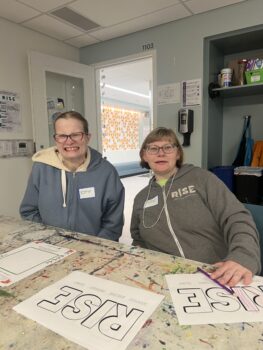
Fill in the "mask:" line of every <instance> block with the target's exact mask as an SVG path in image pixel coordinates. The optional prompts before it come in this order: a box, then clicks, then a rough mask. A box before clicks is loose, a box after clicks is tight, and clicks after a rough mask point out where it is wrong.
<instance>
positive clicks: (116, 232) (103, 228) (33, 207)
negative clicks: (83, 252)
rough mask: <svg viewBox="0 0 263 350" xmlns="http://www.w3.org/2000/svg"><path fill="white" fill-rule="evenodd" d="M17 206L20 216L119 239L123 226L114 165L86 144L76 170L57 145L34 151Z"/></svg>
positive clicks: (121, 193)
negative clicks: (19, 202)
mask: <svg viewBox="0 0 263 350" xmlns="http://www.w3.org/2000/svg"><path fill="white" fill-rule="evenodd" d="M32 160H33V162H34V164H33V168H32V172H31V175H30V177H29V180H28V185H27V189H26V192H25V195H24V198H23V200H22V203H21V206H20V214H21V216H22V218H24V219H27V220H32V221H35V222H40V223H43V224H45V225H51V226H56V227H61V228H64V229H67V230H71V231H77V232H81V233H87V234H90V235H94V236H98V237H101V238H107V239H111V240H114V241H118V239H119V237H120V236H121V233H122V227H123V207H124V188H123V185H122V183H121V181H120V178H119V176H118V174H117V171H116V170H115V168H114V167H113V166H112V165H111V164H110V163H109V162H108V161H107V160H105V159H103V158H102V156H101V154H100V153H99V152H97V151H96V150H94V149H92V148H90V147H88V149H87V159H86V161H85V163H84V164H82V165H81V166H80V167H79V168H78V169H77V170H76V172H71V171H69V170H68V169H67V168H66V167H65V166H64V164H63V163H62V161H61V159H60V157H59V154H58V152H57V150H56V147H50V148H47V149H45V150H41V151H39V152H37V153H36V154H35V155H34V156H33V158H32Z"/></svg>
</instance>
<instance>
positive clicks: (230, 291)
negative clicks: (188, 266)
mask: <svg viewBox="0 0 263 350" xmlns="http://www.w3.org/2000/svg"><path fill="white" fill-rule="evenodd" d="M197 271H199V272H201V273H202V274H203V275H205V276H206V277H208V278H209V279H210V280H211V281H213V282H215V283H216V284H217V285H219V286H220V287H221V288H223V289H224V290H226V291H227V292H228V293H230V294H232V295H233V294H234V291H233V290H232V289H230V288H227V287H226V286H224V285H223V284H221V283H220V282H219V281H217V280H215V279H213V278H211V276H210V275H209V273H208V272H206V271H205V270H203V269H201V267H197Z"/></svg>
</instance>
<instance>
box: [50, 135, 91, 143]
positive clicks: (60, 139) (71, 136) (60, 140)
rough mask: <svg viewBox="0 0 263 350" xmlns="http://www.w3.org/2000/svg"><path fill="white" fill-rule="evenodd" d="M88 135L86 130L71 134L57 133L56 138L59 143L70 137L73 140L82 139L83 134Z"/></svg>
mask: <svg viewBox="0 0 263 350" xmlns="http://www.w3.org/2000/svg"><path fill="white" fill-rule="evenodd" d="M84 135H87V134H86V133H85V132H74V133H72V134H70V135H65V134H55V135H54V139H55V141H56V142H58V143H64V142H66V141H67V140H68V138H70V139H71V141H76V142H78V141H81V140H82V139H83V136H84Z"/></svg>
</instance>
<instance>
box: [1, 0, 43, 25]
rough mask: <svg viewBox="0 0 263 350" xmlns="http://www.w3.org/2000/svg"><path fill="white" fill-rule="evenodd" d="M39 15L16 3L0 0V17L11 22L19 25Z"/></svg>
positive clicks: (9, 0) (11, 0)
mask: <svg viewBox="0 0 263 350" xmlns="http://www.w3.org/2000/svg"><path fill="white" fill-rule="evenodd" d="M39 14H40V12H38V11H35V10H33V9H31V8H29V7H27V6H25V5H23V4H20V3H18V2H16V1H13V0H0V17H3V18H6V19H9V20H10V21H12V22H16V23H21V22H23V21H26V20H27V19H29V18H32V17H35V16H38V15H39Z"/></svg>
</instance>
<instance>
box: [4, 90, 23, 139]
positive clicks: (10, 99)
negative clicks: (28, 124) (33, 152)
mask: <svg viewBox="0 0 263 350" xmlns="http://www.w3.org/2000/svg"><path fill="white" fill-rule="evenodd" d="M20 109H21V105H20V95H19V94H17V93H16V92H10V91H3V90H0V132H1V131H12V132H19V131H21V126H22V125H21V113H20Z"/></svg>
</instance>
